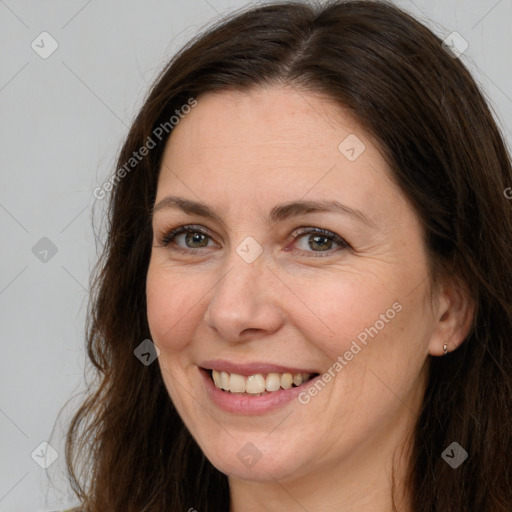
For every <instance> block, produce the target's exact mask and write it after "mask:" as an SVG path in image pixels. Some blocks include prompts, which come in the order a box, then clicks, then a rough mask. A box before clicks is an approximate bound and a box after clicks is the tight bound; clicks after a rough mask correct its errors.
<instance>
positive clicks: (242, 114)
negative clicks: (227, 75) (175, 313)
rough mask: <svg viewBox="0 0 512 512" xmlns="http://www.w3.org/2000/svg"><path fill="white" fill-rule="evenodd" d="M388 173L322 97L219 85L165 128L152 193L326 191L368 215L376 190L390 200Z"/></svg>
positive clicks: (361, 135) (229, 195) (242, 196)
mask: <svg viewBox="0 0 512 512" xmlns="http://www.w3.org/2000/svg"><path fill="white" fill-rule="evenodd" d="M347 149H348V150H349V152H348V153H347ZM352 149H353V150H354V151H350V150H352ZM354 156H355V157H356V158H354ZM348 157H350V158H348ZM389 173H390V171H389V169H388V166H387V164H386V162H385V161H384V159H383V157H382V155H381V153H380V150H379V148H378V146H377V145H376V144H375V143H374V142H373V140H372V138H371V136H370V135H369V134H368V133H366V132H365V131H364V130H363V129H362V127H361V126H360V125H359V123H358V122H357V120H356V119H355V118H354V117H353V116H351V115H349V114H348V113H347V112H346V111H345V110H344V109H343V108H342V107H341V106H339V105H338V104H337V103H335V102H334V101H333V100H331V99H329V98H326V97H324V96H321V95H317V94H313V93H311V92H306V91H299V90H296V89H293V88H287V87H268V88H264V89H252V90H250V91H244V92H241V91H221V92H215V93H206V94H203V95H201V96H199V97H198V98H197V106H196V107H194V108H193V109H192V110H191V111H190V113H189V114H187V115H185V116H184V118H183V119H181V120H180V122H179V124H178V125H177V126H176V127H175V128H174V129H173V131H172V133H171V136H170V138H169V140H168V142H167V146H166V149H165V153H164V158H163V165H162V168H161V172H160V179H159V190H158V194H157V196H158V197H160V198H161V197H162V196H163V195H165V193H169V191H170V190H173V191H174V190H176V189H179V190H180V192H183V194H187V195H189V196H190V195H191V192H192V194H195V195H197V196H199V197H202V198H203V199H210V198H211V199H212V201H215V200H216V199H217V200H218V202H219V204H220V207H221V208H222V207H223V206H222V203H225V202H226V201H231V200H234V199H236V200H239V201H248V202H251V201H255V200H257V201H258V202H262V201H266V200H267V199H268V200H270V198H272V200H273V199H276V200H277V198H279V199H280V200H290V199H298V198H303V197H305V198H306V199H312V198H313V197H315V198H319V197H324V196H325V195H326V194H329V195H330V197H332V198H334V199H339V200H346V202H351V203H357V204H358V207H361V206H362V205H365V206H366V207H367V208H370V210H369V212H368V213H369V215H370V216H371V215H372V212H371V209H372V207H371V204H370V203H373V202H374V201H372V199H375V197H374V196H375V194H376V191H377V190H379V196H380V197H381V202H384V203H387V204H388V205H389V206H391V205H392V204H393V202H396V197H392V196H395V195H396V194H397V193H399V192H398V190H397V189H396V187H394V186H393V184H391V183H390V174H389ZM386 187H387V189H389V190H388V197H386V192H385V191H384V190H383V189H384V188H386ZM234 196H236V198H235V197H234ZM224 207H226V206H225V205H224ZM373 213H374V214H378V212H377V211H375V212H373Z"/></svg>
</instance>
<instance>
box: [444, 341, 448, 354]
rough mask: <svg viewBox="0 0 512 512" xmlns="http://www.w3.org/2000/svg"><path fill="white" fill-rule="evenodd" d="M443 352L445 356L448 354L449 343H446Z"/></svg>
mask: <svg viewBox="0 0 512 512" xmlns="http://www.w3.org/2000/svg"><path fill="white" fill-rule="evenodd" d="M443 352H444V354H443V355H446V354H448V344H447V343H445V344H444V345H443Z"/></svg>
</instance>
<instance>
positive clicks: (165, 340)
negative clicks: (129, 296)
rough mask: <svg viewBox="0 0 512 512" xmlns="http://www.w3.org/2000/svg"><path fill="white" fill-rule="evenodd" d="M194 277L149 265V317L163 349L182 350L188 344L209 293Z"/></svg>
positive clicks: (147, 281) (147, 284)
mask: <svg viewBox="0 0 512 512" xmlns="http://www.w3.org/2000/svg"><path fill="white" fill-rule="evenodd" d="M190 277H191V276H185V275H181V276H180V275H179V274H177V273H175V272H170V271H169V270H163V269H159V268H157V267H152V266H151V265H150V267H149V269H148V275H147V280H146V300H147V316H148V323H149V329H150V331H151V336H152V339H153V341H154V342H155V344H156V345H157V346H158V347H159V348H160V350H163V351H164V352H179V351H180V350H182V349H183V348H185V346H186V345H187V343H188V341H189V339H190V336H191V334H192V329H193V328H194V324H197V322H198V318H199V317H198V315H200V307H201V305H200V304H199V302H200V299H201V297H202V296H204V294H205V293H206V290H203V288H201V285H200V284H199V282H198V283H194V280H193V279H190Z"/></svg>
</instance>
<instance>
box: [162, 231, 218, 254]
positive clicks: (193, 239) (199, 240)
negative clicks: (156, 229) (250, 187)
mask: <svg viewBox="0 0 512 512" xmlns="http://www.w3.org/2000/svg"><path fill="white" fill-rule="evenodd" d="M180 239H182V240H183V242H184V244H185V247H183V246H182V245H181V246H180V245H178V244H177V243H176V241H177V240H180ZM208 239H210V240H211V237H210V235H208V233H207V232H206V230H205V229H204V228H203V227H202V226H192V225H188V226H178V227H177V228H174V229H171V230H170V231H168V232H167V233H166V234H165V235H164V236H163V237H162V238H161V240H160V244H161V245H162V246H164V247H167V246H168V245H169V244H171V242H172V244H173V245H174V246H175V247H173V250H178V251H183V252H189V250H193V249H202V248H204V247H207V246H208V241H209V240H208Z"/></svg>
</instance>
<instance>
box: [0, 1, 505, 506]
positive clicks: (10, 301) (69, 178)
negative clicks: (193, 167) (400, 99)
mask: <svg viewBox="0 0 512 512" xmlns="http://www.w3.org/2000/svg"><path fill="white" fill-rule="evenodd" d="M253 3H257V2H253ZM396 3H397V4H398V5H399V6H402V7H404V8H406V9H407V10H408V11H409V12H411V13H413V14H415V15H416V16H417V17H418V18H419V19H420V20H422V21H423V22H425V23H427V25H428V26H430V28H431V29H433V30H434V32H436V33H437V34H438V35H439V36H440V37H442V38H443V39H444V38H445V37H447V36H448V35H449V34H450V33H451V32H452V31H456V32H458V33H460V34H461V35H462V36H463V38H464V39H465V40H466V41H467V42H468V43H469V47H468V49H467V50H466V51H465V53H464V54H463V56H462V57H461V58H462V60H463V61H464V62H465V63H466V64H467V65H468V67H469V68H470V70H471V71H472V72H473V76H474V77H475V78H476V80H477V82H478V83H479V84H480V86H481V88H482V89H483V91H484V92H485V94H486V96H487V98H488V99H489V101H490V103H491V105H492V108H493V110H494V111H495V113H496V117H497V120H498V123H499V125H500V127H501V129H502V131H503V133H504V134H505V137H506V138H507V141H508V144H509V147H510V141H511V140H512V137H511V128H512V69H511V65H510V63H511V58H510V54H511V51H512V31H511V30H510V20H511V19H512V2H511V0H449V1H447V0H415V1H412V0H403V1H397V2H396ZM247 4H248V2H247V1H242V0H238V1H235V0H232V1H226V0H187V1H186V2H182V1H180V2H178V1H175V0H168V1H163V0H146V1H136V0H102V1H100V0H89V1H87V0H67V1H66V2H64V1H57V0H52V1H50V0H44V1H39V2H34V1H33V0H32V1H29V0H5V1H2V0H0V46H1V48H2V53H1V68H0V113H1V114H0V115H1V118H0V119H1V121H0V162H1V174H0V176H1V186H0V226H1V230H2V243H1V245H0V251H1V253H0V254H1V265H0V315H1V318H0V329H1V331H0V336H1V343H2V344H1V358H0V378H1V381H0V383H1V385H0V446H1V448H0V511H1V512H5V511H9V512H18V511H24V512H27V511H36V510H38V511H48V510H58V509H61V508H65V506H66V505H68V504H72V501H70V499H69V493H68V489H67V486H66V484H65V481H64V480H63V478H62V474H63V467H64V466H63V459H64V457H63V451H62V424H64V423H63V422H65V421H66V419H67V418H68V417H69V412H64V414H63V415H61V417H60V420H59V421H57V422H56V419H57V414H58V412H59V410H60V409H61V407H62V406H63V405H64V404H65V402H66V401H67V400H69V399H70V398H71V397H72V396H74V395H76V394H77V393H78V392H79V391H80V390H81V389H83V387H84V377H85V375H84V367H85V350H84V321H85V307H86V301H87V299H88V291H87V289H88V286H89V284H88V283H89V273H90V270H91V268H92V265H93V263H94V261H95V258H96V244H95V238H94V234H93V230H92V226H91V221H92V219H93V213H92V207H93V206H94V208H95V212H96V213H95V214H94V218H95V219H96V223H98V222H99V220H100V219H101V212H102V209H103V208H104V206H105V204H104V203H105V201H104V200H103V201H100V200H96V199H95V198H94V197H93V195H92V191H93V189H94V188H95V187H97V186H101V184H102V183H103V182H104V181H105V179H106V178H107V176H109V174H110V172H111V171H112V169H113V167H114V162H115V157H116V155H117V152H118V149H119V146H120V144H121V142H122V140H123V137H124V136H125V135H126V133H127V129H128V126H129V124H130V122H131V121H132V120H133V118H134V115H135V113H136V112H137V109H138V108H139V107H140V106H141V102H142V100H143V98H144V95H145V94H146V92H147V89H148V86H149V84H150V83H151V81H152V79H153V78H154V77H155V74H156V73H157V72H158V71H159V70H160V69H161V67H162V65H163V64H164V62H165V61H166V60H167V59H168V58H169V57H170V56H171V55H172V54H173V53H174V52H175V51H176V50H177V49H178V48H179V47H180V46H181V45H182V44H183V43H185V42H186V41H187V40H188V39H189V38H190V37H192V36H193V35H194V34H195V33H196V32H197V31H198V30H200V29H201V28H202V27H204V26H205V25H206V24H207V23H209V22H211V21H213V20H215V19H217V18H218V17H219V16H220V15H222V14H223V13H226V12H228V11H230V10H233V9H235V8H239V7H242V6H245V5H247ZM43 31H47V32H48V33H50V34H51V36H52V37H53V38H54V39H55V40H56V41H57V43H58V45H59V46H58V49H57V50H56V51H55V52H54V53H53V54H52V55H50V56H49V57H48V58H46V59H43V58H41V57H40V55H39V54H38V53H36V51H34V50H33V49H32V47H31V43H32V41H34V40H35V41H36V43H38V42H39V43H38V44H39V45H40V47H41V46H42V45H43V43H41V42H40V39H41V38H39V37H38V36H39V34H41V32H43ZM45 41H46V42H45V43H44V47H45V48H44V49H45V50H48V48H49V47H50V45H49V40H48V39H46V40H45ZM42 50H43V48H41V50H40V51H42ZM510 186H512V183H511V184H510ZM43 237H46V238H48V239H49V240H51V244H53V246H54V248H56V249H57V252H56V253H55V254H52V251H51V249H49V252H48V253H47V254H45V253H44V252H40V253H39V254H37V253H38V251H44V250H45V249H46V250H48V246H47V245H45V244H48V242H47V241H46V242H45V241H43V242H39V241H40V240H41V238H43ZM38 242H39V245H37V246H36V249H35V250H34V251H33V247H34V246H35V245H36V244H37V243H38ZM34 252H35V253H36V254H34ZM41 258H42V259H43V260H44V259H45V258H46V260H47V261H41ZM76 403H77V402H76V400H75V402H72V403H71V404H70V406H69V407H71V408H72V407H73V406H74V404H75V405H76ZM69 407H68V409H67V411H69V410H70V408H69ZM54 426H55V429H54ZM43 441H48V442H50V444H51V445H52V447H54V449H55V450H56V451H57V453H58V454H59V457H58V458H57V460H56V462H55V463H54V464H53V465H52V466H51V467H50V469H49V470H48V472H47V471H45V470H43V469H42V468H41V467H40V466H39V465H38V464H36V462H35V461H34V460H33V459H32V457H31V453H32V452H33V450H34V449H36V448H37V447H38V446H39V445H40V443H41V442H43ZM37 453H39V454H41V453H43V452H41V451H40V450H39V452H37V451H36V455H35V458H36V459H37ZM49 477H51V479H50V480H49V479H48V478H49Z"/></svg>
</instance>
